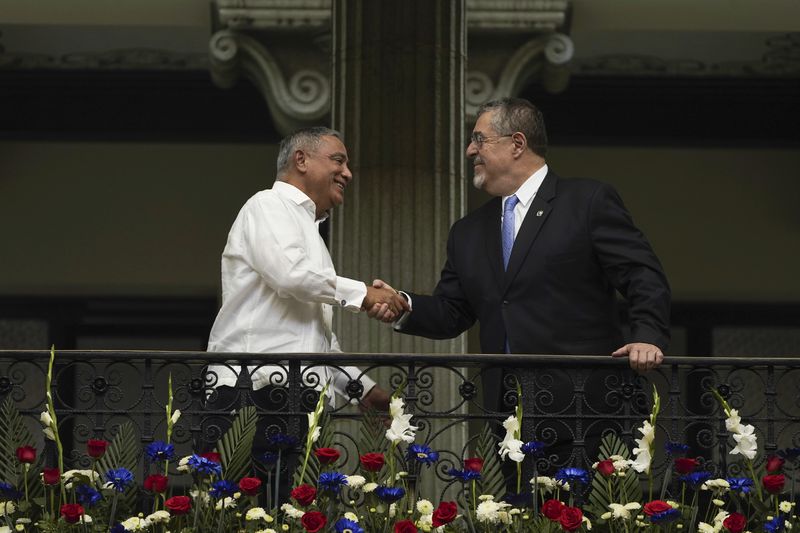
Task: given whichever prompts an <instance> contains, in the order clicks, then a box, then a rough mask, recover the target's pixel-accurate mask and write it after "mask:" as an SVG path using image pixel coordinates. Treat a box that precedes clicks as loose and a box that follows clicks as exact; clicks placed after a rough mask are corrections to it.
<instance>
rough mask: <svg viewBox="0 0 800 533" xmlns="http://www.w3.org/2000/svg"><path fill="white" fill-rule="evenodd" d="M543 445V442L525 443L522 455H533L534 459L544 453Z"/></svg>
mask: <svg viewBox="0 0 800 533" xmlns="http://www.w3.org/2000/svg"><path fill="white" fill-rule="evenodd" d="M544 448H545V444H544V442H540V441H538V440H532V441H530V442H526V443H525V444H523V445H522V448H520V449H521V450H522V453H524V454H525V455H533V456H534V457H537V456H540V455H542V452H543V451H544Z"/></svg>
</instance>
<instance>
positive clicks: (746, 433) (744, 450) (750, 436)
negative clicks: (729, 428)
mask: <svg viewBox="0 0 800 533" xmlns="http://www.w3.org/2000/svg"><path fill="white" fill-rule="evenodd" d="M740 428H741V431H740V432H739V433H734V435H733V440H735V441H736V446H735V447H734V448H733V449H732V450H731V451H730V454H731V455H736V454H739V453H740V454H742V455H743V456H745V457H747V458H748V459H753V458H754V457H755V456H756V449H757V447H758V444H757V439H756V435H755V433H754V432H755V428H754V427H753V426H752V425H751V424H747V425H746V426H740Z"/></svg>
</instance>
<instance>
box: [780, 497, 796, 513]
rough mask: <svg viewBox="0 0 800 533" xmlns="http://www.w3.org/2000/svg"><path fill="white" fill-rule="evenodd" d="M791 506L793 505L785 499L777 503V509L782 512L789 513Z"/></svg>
mask: <svg viewBox="0 0 800 533" xmlns="http://www.w3.org/2000/svg"><path fill="white" fill-rule="evenodd" d="M793 506H794V504H793V503H792V502H787V501H786V500H784V501H782V502H781V503H780V504H779V505H778V509H779V510H780V511H781V512H782V513H789V512H791V511H792V507H793Z"/></svg>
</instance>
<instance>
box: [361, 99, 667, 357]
mask: <svg viewBox="0 0 800 533" xmlns="http://www.w3.org/2000/svg"><path fill="white" fill-rule="evenodd" d="M546 151H547V134H546V132H545V126H544V121H543V118H542V115H541V113H540V112H539V110H538V109H537V108H536V107H535V106H534V105H532V104H531V103H530V102H528V101H526V100H521V99H514V98H505V99H501V100H496V101H492V102H488V103H486V104H484V105H483V106H482V107H481V108H480V110H479V111H478V119H477V122H476V123H475V127H474V128H473V131H472V136H471V142H470V143H469V146H468V147H467V152H466V155H467V157H468V158H469V159H471V160H472V162H473V164H474V167H475V174H474V180H473V181H474V185H475V186H476V187H478V188H480V189H483V190H485V191H486V192H488V193H489V194H491V195H492V196H493V197H494V198H492V199H491V200H489V202H487V203H486V204H484V205H483V206H482V207H480V208H479V209H477V210H475V211H474V212H472V213H470V214H468V215H467V216H465V217H464V218H462V219H461V220H459V221H457V222H456V223H455V224H453V226H452V228H451V229H450V235H449V238H448V243H447V262H446V263H445V265H444V269H443V270H442V275H441V279H440V280H439V283H438V284H437V286H436V289H435V290H434V292H433V295H430V296H427V295H422V294H416V293H411V292H409V293H408V299H409V303H410V304H411V309H412V310H411V312H409V313H406V314H405V315H404V316H403V317H402V318H401V319H400V321H398V322H397V323H396V324H395V329H397V330H398V331H400V332H402V333H407V334H411V335H421V336H424V337H429V338H433V339H444V338H451V337H455V336H457V335H459V334H460V333H462V332H464V331H465V330H467V329H468V328H469V327H471V326H472V325H473V324H474V323H475V321H476V320H478V321H480V326H481V328H480V340H481V350H482V351H483V352H484V353H526V354H564V355H567V354H583V355H609V354H611V355H613V356H615V357H628V359H629V361H630V366H631V368H633V369H634V370H636V371H639V372H643V371H647V370H650V369H652V368H655V367H657V366H658V365H659V364H660V363H661V362H662V360H663V358H664V355H663V351H664V350H665V349H666V347H667V344H668V343H669V312H670V289H669V284H668V283H667V279H666V276H665V275H664V272H663V269H662V268H661V264H660V263H659V261H658V258H657V257H656V255H655V253H654V252H653V250H652V248H651V247H650V245H649V243H648V242H647V240H646V239H645V237H644V235H643V234H642V232H641V231H639V230H638V229H637V228H636V226H634V224H633V220H632V219H631V216H630V214H629V213H628V211H627V210H626V209H625V206H624V205H623V203H622V200H621V199H620V197H619V195H618V194H617V192H616V191H615V190H614V189H613V188H612V187H611V186H610V185H607V184H604V183H600V182H597V181H593V180H587V179H564V178H561V177H559V176H557V175H556V174H555V173H554V172H553V171H552V170H550V169H549V168H548V166H547V164H546V162H545V155H546ZM383 284H384V283H383V282H382V281H380V280H376V285H377V286H382V285H383ZM617 291H619V292H620V293H621V294H622V295H623V296H624V297H625V299H626V300H627V301H628V305H629V313H628V316H629V322H630V340H629V342H628V343H624V341H623V335H622V332H621V330H620V325H619V319H618V316H619V311H618V308H617V297H616V292H617ZM371 314H373V315H375V314H377V312H373V313H371Z"/></svg>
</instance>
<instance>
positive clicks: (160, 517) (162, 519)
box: [145, 510, 170, 524]
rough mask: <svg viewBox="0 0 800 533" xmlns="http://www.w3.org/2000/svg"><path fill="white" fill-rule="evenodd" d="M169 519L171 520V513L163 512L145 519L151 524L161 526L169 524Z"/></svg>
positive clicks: (155, 513) (157, 512)
mask: <svg viewBox="0 0 800 533" xmlns="http://www.w3.org/2000/svg"><path fill="white" fill-rule="evenodd" d="M169 518H170V515H169V512H168V511H163V510H161V511H156V512H154V513H152V514H149V515H147V518H145V520H147V521H148V522H150V523H151V524H161V523H167V522H169Z"/></svg>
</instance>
